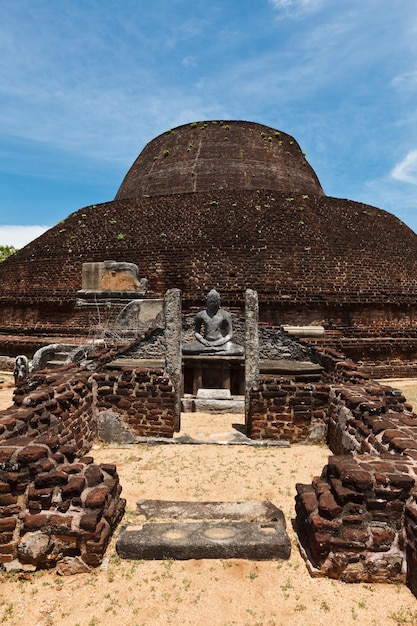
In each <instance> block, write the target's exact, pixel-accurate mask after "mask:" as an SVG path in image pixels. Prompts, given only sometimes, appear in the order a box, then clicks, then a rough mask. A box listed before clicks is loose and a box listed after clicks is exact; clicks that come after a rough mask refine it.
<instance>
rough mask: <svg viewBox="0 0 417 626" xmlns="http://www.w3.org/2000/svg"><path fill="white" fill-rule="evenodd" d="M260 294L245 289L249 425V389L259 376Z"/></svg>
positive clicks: (246, 400)
mask: <svg viewBox="0 0 417 626" xmlns="http://www.w3.org/2000/svg"><path fill="white" fill-rule="evenodd" d="M258 318H259V304H258V294H257V292H256V291H253V290H252V289H247V290H246V291H245V424H246V426H248V416H249V391H250V388H251V387H252V385H254V384H255V383H256V382H257V381H258V378H259V334H258Z"/></svg>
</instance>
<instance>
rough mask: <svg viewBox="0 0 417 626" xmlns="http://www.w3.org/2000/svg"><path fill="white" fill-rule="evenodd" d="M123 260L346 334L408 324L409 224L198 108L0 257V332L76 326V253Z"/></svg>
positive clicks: (412, 267)
mask: <svg viewBox="0 0 417 626" xmlns="http://www.w3.org/2000/svg"><path fill="white" fill-rule="evenodd" d="M108 259H113V260H117V261H124V262H129V263H135V264H136V265H137V266H138V267H139V273H140V275H141V276H143V277H145V278H147V279H148V293H147V297H151V298H157V297H161V296H163V294H164V293H165V291H166V290H167V289H168V288H172V287H178V288H180V289H181V291H182V298H183V308H184V310H189V309H190V308H192V307H196V306H201V304H202V302H204V298H205V294H206V293H207V291H208V290H209V289H211V288H212V287H215V288H216V289H218V291H219V292H220V293H221V295H222V303H223V304H224V305H225V306H228V307H234V308H235V309H238V308H241V307H242V304H243V301H244V291H245V289H246V288H251V289H255V290H257V291H258V294H259V302H260V319H261V320H262V321H264V322H268V323H271V324H273V325H279V324H322V325H324V327H325V328H326V329H333V331H339V332H341V333H342V334H343V335H344V336H348V335H356V336H358V335H362V336H372V335H384V334H385V335H386V334H391V335H393V334H396V335H400V334H402V333H406V334H407V335H408V336H411V335H413V334H414V332H415V328H416V322H415V320H416V319H417V315H416V313H417V307H416V302H417V235H416V234H415V233H414V232H412V231H411V230H410V229H409V228H408V227H407V226H405V225H404V224H403V223H401V221H400V220H399V219H398V218H396V217H395V216H394V215H392V214H390V213H387V212H386V211H383V210H381V209H378V208H375V207H371V206H368V205H365V204H361V203H357V202H352V201H349V200H341V199H336V198H331V197H327V196H326V195H325V194H324V192H323V189H322V188H321V185H320V182H319V180H318V178H317V176H316V174H315V172H314V171H313V169H312V168H311V166H310V165H309V164H308V162H307V160H306V158H305V155H304V154H303V152H302V151H301V149H300V147H299V145H298V143H297V142H296V141H295V139H293V138H292V137H290V136H289V135H287V134H285V133H283V132H280V131H278V130H275V129H273V128H270V127H267V126H263V125H261V124H256V123H249V122H239V121H227V122H226V121H210V122H198V123H191V124H186V125H184V126H180V127H178V128H175V129H172V130H169V131H168V132H166V133H164V134H162V135H160V136H159V137H156V138H155V139H154V140H152V141H151V142H150V143H149V144H148V145H147V146H145V148H144V149H143V151H142V152H141V153H140V155H139V156H138V158H137V159H136V161H135V163H134V164H133V165H132V167H131V169H130V170H129V172H128V173H127V175H126V177H125V179H124V181H123V182H122V185H121V186H120V189H119V190H118V192H117V194H116V197H115V199H114V200H113V201H111V202H107V203H104V204H100V205H97V206H96V205H94V206H88V207H85V208H83V209H80V210H79V211H76V212H75V213H72V214H71V215H70V216H69V217H68V218H67V219H66V220H64V221H63V222H61V223H60V224H58V225H56V226H55V227H53V228H51V229H50V230H49V231H48V232H46V233H45V234H44V235H42V236H41V237H39V238H38V239H36V240H35V241H33V242H32V243H30V244H29V245H27V246H26V247H25V248H23V249H22V250H20V251H19V252H18V253H17V254H16V255H14V256H12V257H10V258H9V259H7V260H6V261H5V262H4V263H2V265H1V268H0V294H1V295H0V320H1V321H0V332H1V333H3V334H7V335H11V334H16V333H17V332H18V333H27V334H37V335H40V334H44V335H48V336H49V337H51V336H54V335H58V334H59V335H61V336H62V335H71V334H73V335H83V334H84V335H85V332H86V326H87V325H88V318H87V317H86V315H87V314H86V312H85V310H84V309H82V308H80V307H77V306H76V300H77V292H78V290H80V289H81V276H82V264H83V263H85V262H98V261H100V262H102V261H105V260H108Z"/></svg>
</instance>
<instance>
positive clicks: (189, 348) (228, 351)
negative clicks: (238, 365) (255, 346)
mask: <svg viewBox="0 0 417 626" xmlns="http://www.w3.org/2000/svg"><path fill="white" fill-rule="evenodd" d="M244 352H245V350H244V348H243V346H239V345H238V344H237V343H233V342H232V341H228V342H227V343H224V344H223V345H221V346H205V345H204V344H202V343H200V342H199V341H191V342H190V343H186V344H184V345H183V347H182V353H183V354H194V355H202V356H210V355H213V356H242V355H243V354H244Z"/></svg>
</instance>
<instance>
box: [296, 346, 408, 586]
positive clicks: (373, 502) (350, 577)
mask: <svg viewBox="0 0 417 626" xmlns="http://www.w3.org/2000/svg"><path fill="white" fill-rule="evenodd" d="M315 357H316V359H317V360H318V361H319V362H320V363H321V364H322V365H323V366H324V367H325V368H326V372H325V375H324V376H323V377H324V378H327V379H328V381H329V388H330V391H329V404H328V410H327V418H326V423H327V443H328V445H329V447H330V449H331V450H332V451H333V452H334V453H335V454H336V455H338V456H333V457H331V458H330V459H329V463H328V465H326V466H325V468H324V469H323V472H322V475H321V476H320V477H316V478H314V479H313V481H312V484H311V485H297V496H296V513H297V517H296V527H297V532H298V536H299V539H300V541H301V544H302V546H303V549H304V551H305V553H306V556H307V559H308V562H309V564H310V568H311V571H312V573H313V574H320V575H326V576H330V577H333V578H339V579H341V580H344V581H345V582H405V581H407V583H408V584H409V586H410V588H411V590H412V591H413V593H414V594H417V583H416V580H417V524H416V520H417V504H416V493H415V480H416V473H417V472H416V468H417V415H415V414H414V413H413V412H412V407H411V405H410V404H408V403H407V401H406V399H405V397H404V396H403V395H402V392H401V391H400V390H398V389H394V388H392V387H390V386H387V385H381V384H379V383H377V382H375V381H373V380H369V379H368V377H367V376H366V375H365V374H364V373H363V372H361V371H360V370H359V369H358V368H357V366H356V365H355V364H354V363H353V362H352V361H350V360H349V359H345V358H344V357H343V356H342V355H341V354H339V353H338V352H337V351H335V350H332V349H329V348H325V349H322V350H321V351H319V350H317V351H316V354H315ZM338 381H339V382H338Z"/></svg>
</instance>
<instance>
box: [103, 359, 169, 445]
mask: <svg viewBox="0 0 417 626" xmlns="http://www.w3.org/2000/svg"><path fill="white" fill-rule="evenodd" d="M94 380H95V382H96V384H97V409H98V410H104V409H114V410H115V411H116V412H117V413H118V414H119V415H120V416H121V418H122V420H123V424H124V426H125V427H127V428H128V429H129V430H130V431H131V432H132V433H134V434H135V435H137V436H140V437H173V436H174V423H175V393H174V389H173V385H172V383H171V381H170V379H169V377H168V376H167V375H166V373H165V372H164V370H162V369H145V368H140V369H134V370H130V369H125V370H123V371H122V372H120V371H105V372H102V373H97V374H95V375H94Z"/></svg>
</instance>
